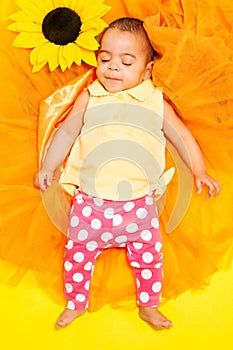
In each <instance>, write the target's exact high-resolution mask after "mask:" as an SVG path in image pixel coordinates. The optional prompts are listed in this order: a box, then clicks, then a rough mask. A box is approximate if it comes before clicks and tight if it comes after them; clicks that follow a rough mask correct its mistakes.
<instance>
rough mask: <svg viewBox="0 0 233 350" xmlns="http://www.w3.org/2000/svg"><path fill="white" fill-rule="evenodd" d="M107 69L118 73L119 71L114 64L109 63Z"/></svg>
mask: <svg viewBox="0 0 233 350" xmlns="http://www.w3.org/2000/svg"><path fill="white" fill-rule="evenodd" d="M108 69H109V70H113V71H118V70H119V68H118V66H117V64H115V63H110V64H109V66H108Z"/></svg>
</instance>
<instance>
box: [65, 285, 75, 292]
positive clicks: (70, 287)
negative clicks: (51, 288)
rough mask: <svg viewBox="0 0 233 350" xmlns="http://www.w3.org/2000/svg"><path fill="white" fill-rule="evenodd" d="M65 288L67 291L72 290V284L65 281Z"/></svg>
mask: <svg viewBox="0 0 233 350" xmlns="http://www.w3.org/2000/svg"><path fill="white" fill-rule="evenodd" d="M65 289H66V291H67V293H71V292H73V287H72V284H70V283H66V284H65Z"/></svg>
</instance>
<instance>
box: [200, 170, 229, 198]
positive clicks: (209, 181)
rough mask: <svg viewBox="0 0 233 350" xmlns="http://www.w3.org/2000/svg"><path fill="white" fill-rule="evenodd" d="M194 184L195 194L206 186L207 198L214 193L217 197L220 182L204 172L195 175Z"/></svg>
mask: <svg viewBox="0 0 233 350" xmlns="http://www.w3.org/2000/svg"><path fill="white" fill-rule="evenodd" d="M195 184H196V188H197V194H200V193H201V192H202V188H203V186H207V187H208V192H207V196H206V198H207V199H209V198H211V196H212V194H214V196H215V197H217V196H218V195H219V193H220V190H221V187H222V186H221V184H220V182H218V181H216V180H214V179H213V178H212V177H211V176H209V175H208V174H206V173H203V174H200V175H196V176H195Z"/></svg>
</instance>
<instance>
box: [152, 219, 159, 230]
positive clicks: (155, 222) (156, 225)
mask: <svg viewBox="0 0 233 350" xmlns="http://www.w3.org/2000/svg"><path fill="white" fill-rule="evenodd" d="M151 225H152V227H154V228H159V220H158V219H157V218H153V219H152V220H151Z"/></svg>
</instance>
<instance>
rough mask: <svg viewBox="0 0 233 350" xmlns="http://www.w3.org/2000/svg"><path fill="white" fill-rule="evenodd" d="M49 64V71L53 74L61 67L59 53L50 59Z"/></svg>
mask: <svg viewBox="0 0 233 350" xmlns="http://www.w3.org/2000/svg"><path fill="white" fill-rule="evenodd" d="M48 64H49V69H50V70H51V72H53V71H54V70H55V69H56V68H57V67H58V66H59V61H58V52H57V53H56V54H54V55H53V56H51V57H49V59H48Z"/></svg>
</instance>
